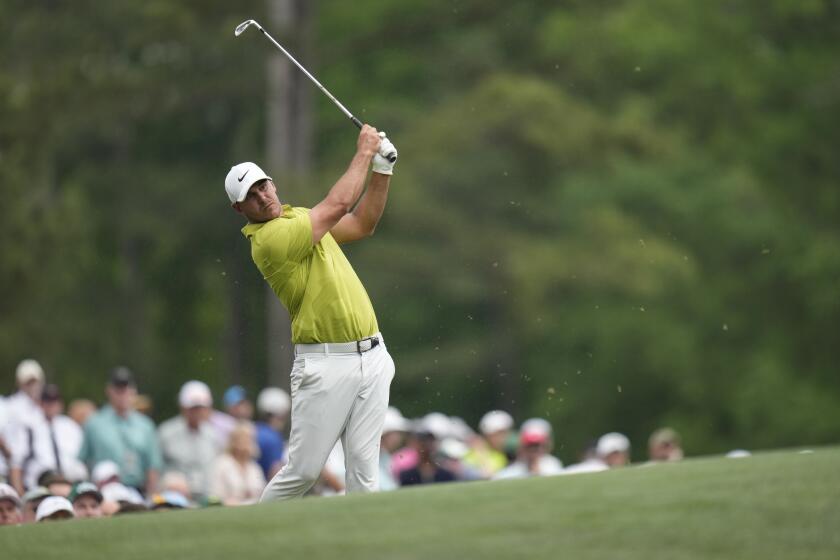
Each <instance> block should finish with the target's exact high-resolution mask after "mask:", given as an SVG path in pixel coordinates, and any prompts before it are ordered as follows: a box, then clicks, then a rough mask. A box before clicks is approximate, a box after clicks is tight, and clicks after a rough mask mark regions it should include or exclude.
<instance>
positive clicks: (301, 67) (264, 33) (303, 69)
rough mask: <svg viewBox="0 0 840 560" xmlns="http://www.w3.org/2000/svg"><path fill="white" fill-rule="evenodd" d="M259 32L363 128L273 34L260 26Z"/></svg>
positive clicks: (360, 122) (349, 117)
mask: <svg viewBox="0 0 840 560" xmlns="http://www.w3.org/2000/svg"><path fill="white" fill-rule="evenodd" d="M259 30H260V31H262V34H263V35H265V36H266V37H267V38H268V40H269V41H271V42H272V43H274V46H275V47H277V48H278V49H280V51H281V52H282V53H283V54H285V55H286V58H288V59H289V60H291V61H292V62H293V63H294V65H295V66H297V67H298V68H299V69H300V71H301V72H303V73H304V74H306V77H307V78H309V79H310V80H312V83H313V84H315V85H316V86H318V89H320V90H321V91H322V92H324V95H326V96H327V97H329V98H330V101H332V102H333V103H335V105H336V107H338V108H339V109H341V112H342V113H344V114H345V115H346V116H347V118H348V119H350V120H351V121H352V122H353V124H355V125H356V126H357V127H358V128H362V121H360V120H359V119H357V118H356V117H354V116H353V113H351V112H350V111H348V110H347V107H345V106H344V105H342V104H341V102H340V101H339V100H338V99H336V98H335V96H333V94H331V93H330V92H329V91H328V90H327V88H325V87H324V86H323V85H322V84H321V82H319V81H318V80H317V79H316V78H315V76H313V75H312V74H310V73H309V71H308V70H307V69H306V68H304V67H303V65H302V64H301V63H300V62H298V61H297V60H296V59H295V57H293V56H292V55H291V53H289V51H287V50H286V49H284V48H283V45H281V44H280V43H278V42H277V41H275V40H274V37H272V36H271V34H269V32H268V31H266V30H265V29H263V27H262V26H259Z"/></svg>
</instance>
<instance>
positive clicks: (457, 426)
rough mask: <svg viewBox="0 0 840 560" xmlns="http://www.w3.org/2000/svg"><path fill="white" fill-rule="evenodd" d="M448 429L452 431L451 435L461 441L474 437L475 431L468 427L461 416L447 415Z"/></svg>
mask: <svg viewBox="0 0 840 560" xmlns="http://www.w3.org/2000/svg"><path fill="white" fill-rule="evenodd" d="M449 429H450V431H451V432H452V437H454V438H456V439H458V440H460V441H463V442H468V441H470V440H472V438H473V437H475V432H474V431H473V430H472V428H470V426H469V425H468V424H467V423H466V422H465V421H464V419H463V418H460V417H458V416H450V417H449Z"/></svg>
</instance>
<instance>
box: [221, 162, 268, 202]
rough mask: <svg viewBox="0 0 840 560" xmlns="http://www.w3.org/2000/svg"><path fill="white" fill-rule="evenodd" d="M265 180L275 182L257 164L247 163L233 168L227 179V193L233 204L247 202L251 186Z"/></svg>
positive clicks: (238, 164)
mask: <svg viewBox="0 0 840 560" xmlns="http://www.w3.org/2000/svg"><path fill="white" fill-rule="evenodd" d="M263 179H270V180H273V179H271V177H269V176H268V175H266V174H265V171H263V170H262V169H260V166H259V165H257V164H256V163H252V162H250V161H245V162H242V163H237V164H236V165H234V166H233V167H231V168H230V171H229V172H228V174H227V177H225V191H226V192H227V195H228V198H229V199H230V201H231V203H234V202H242V201H243V200H245V195H247V194H248V189H250V188H251V185H253V184H254V183H256V182H257V181H262V180H263Z"/></svg>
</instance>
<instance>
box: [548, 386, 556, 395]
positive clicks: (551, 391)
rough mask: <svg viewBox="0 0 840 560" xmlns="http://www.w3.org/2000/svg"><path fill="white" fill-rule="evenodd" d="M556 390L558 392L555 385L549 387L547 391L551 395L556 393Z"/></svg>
mask: <svg viewBox="0 0 840 560" xmlns="http://www.w3.org/2000/svg"><path fill="white" fill-rule="evenodd" d="M556 392H557V391H556V390H555V389H554V387H549V388H548V389H547V390H546V393H548V394H549V395H553V394H554V393H556Z"/></svg>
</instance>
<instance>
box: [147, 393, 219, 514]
mask: <svg viewBox="0 0 840 560" xmlns="http://www.w3.org/2000/svg"><path fill="white" fill-rule="evenodd" d="M178 404H179V405H180V407H181V413H180V414H179V415H178V416H175V417H174V418H170V419H169V420H167V421H166V422H164V423H163V424H161V425H160V428H158V436H159V438H160V447H161V451H162V453H163V460H164V464H165V465H166V470H167V471H179V472H182V473H184V474H185V475H186V476H187V481H188V482H189V486H190V494H191V496H190V497H191V498H192V499H193V500H194V501H196V502H201V501H203V500H205V499H206V498H207V495H208V492H209V490H210V468H211V466H212V464H213V460H214V459H215V458H216V457H217V456H218V455H219V451H220V447H219V442H218V439H217V438H216V433H215V432H214V431H213V428H212V426H210V423H209V422H208V421H207V420H208V418H209V416H210V410H211V407H212V406H213V396H212V394H211V393H210V388H209V387H208V386H207V385H206V384H205V383H203V382H201V381H195V380H193V381H187V382H186V383H184V385H183V386H182V387H181V391H180V392H179V393H178Z"/></svg>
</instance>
